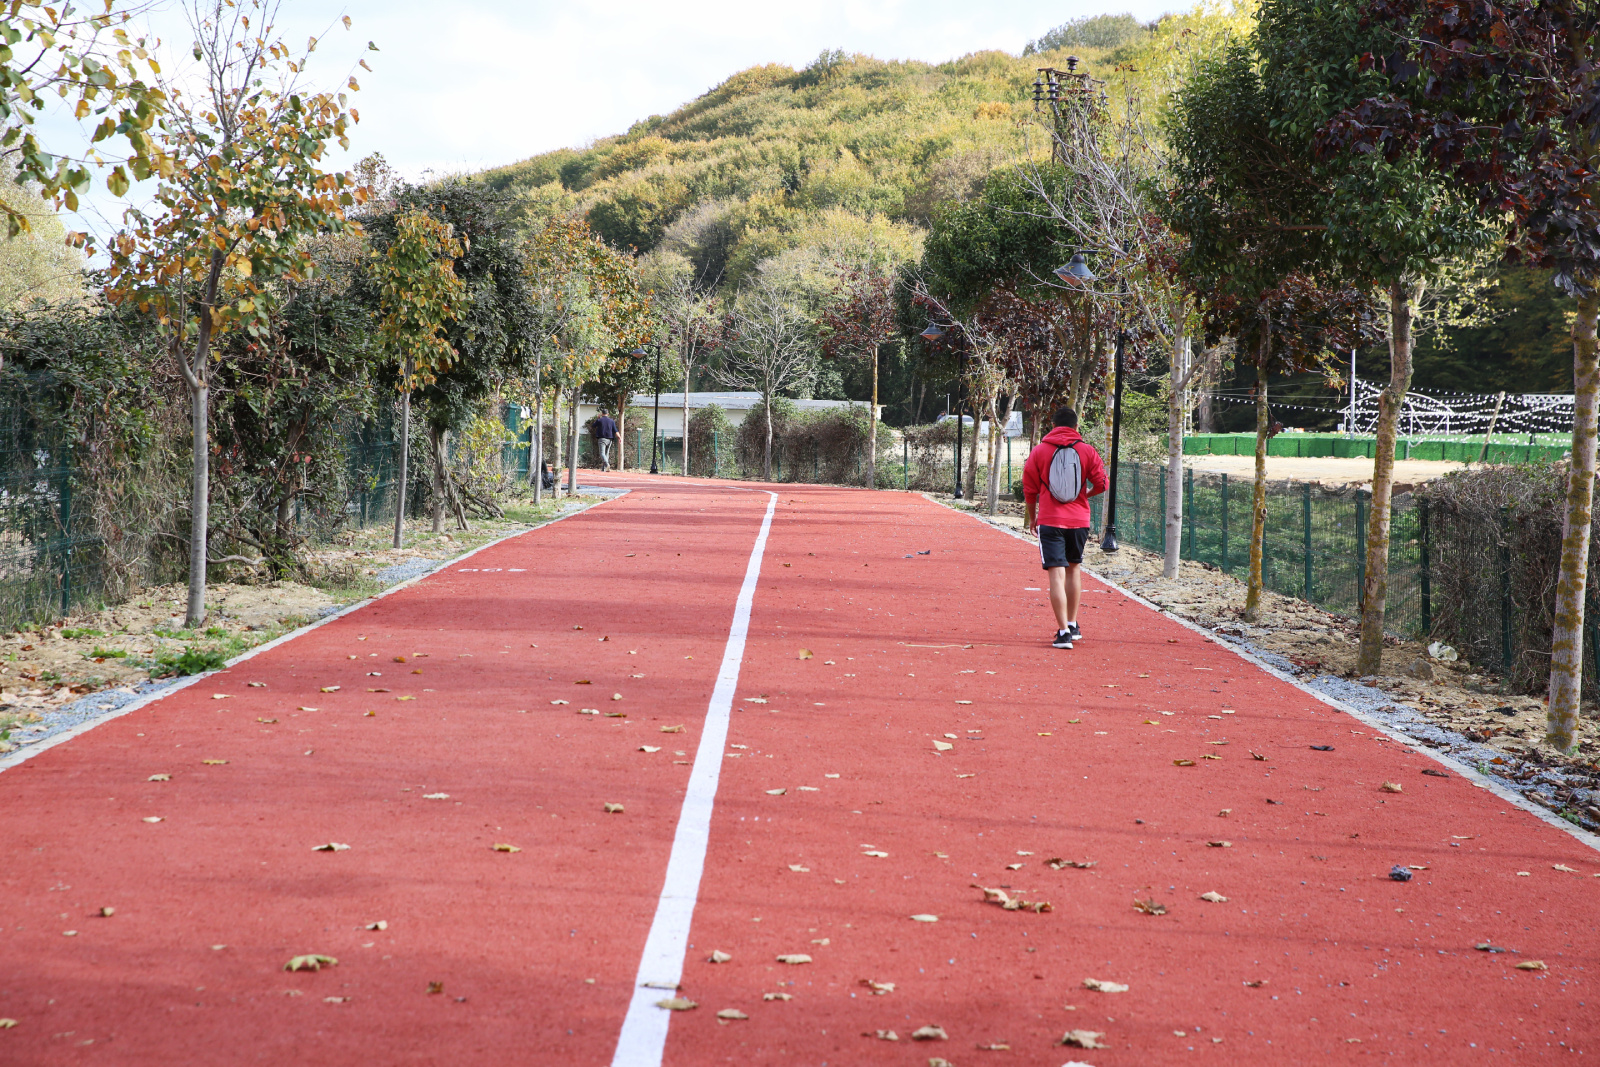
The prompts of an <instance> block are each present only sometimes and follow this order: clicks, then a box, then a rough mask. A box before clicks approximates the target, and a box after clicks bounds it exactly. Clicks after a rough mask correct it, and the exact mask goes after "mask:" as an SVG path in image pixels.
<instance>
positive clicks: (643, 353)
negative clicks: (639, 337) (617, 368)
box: [628, 345, 650, 356]
mask: <svg viewBox="0 0 1600 1067" xmlns="http://www.w3.org/2000/svg"><path fill="white" fill-rule="evenodd" d="M649 354H650V353H648V352H646V351H645V350H644V345H640V346H639V347H637V348H635V349H634V350H633V351H632V352H629V353H628V355H630V356H648V355H649Z"/></svg>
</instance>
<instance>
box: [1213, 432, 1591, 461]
mask: <svg viewBox="0 0 1600 1067" xmlns="http://www.w3.org/2000/svg"><path fill="white" fill-rule="evenodd" d="M1376 447H1377V439H1376V438H1373V437H1346V436H1345V435H1343V434H1333V433H1280V434H1275V435H1274V436H1273V437H1272V439H1271V440H1269V441H1268V442H1267V455H1269V456H1285V457H1298V458H1301V459H1312V458H1315V459H1322V458H1328V457H1333V458H1339V459H1371V458H1372V456H1373V451H1374V449H1376ZM1571 451H1572V437H1571V435H1570V434H1554V433H1541V434H1535V433H1499V434H1494V435H1493V436H1491V437H1490V438H1489V441H1488V447H1487V449H1485V447H1484V438H1483V436H1482V435H1479V436H1477V437H1459V438H1431V439H1425V438H1417V439H1408V438H1405V437H1401V438H1400V439H1399V440H1397V441H1396V442H1395V458H1397V459H1435V460H1451V461H1453V462H1456V463H1476V462H1478V460H1479V457H1480V456H1481V457H1482V459H1483V462H1485V463H1554V462H1556V461H1557V460H1560V459H1562V458H1564V457H1565V456H1566V455H1567V454H1568V453H1570V452H1571ZM1183 453H1184V455H1186V456H1253V455H1255V454H1256V435H1255V434H1254V433H1200V434H1190V435H1188V436H1187V437H1185V438H1184V439H1183Z"/></svg>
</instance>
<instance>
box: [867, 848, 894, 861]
mask: <svg viewBox="0 0 1600 1067" xmlns="http://www.w3.org/2000/svg"><path fill="white" fill-rule="evenodd" d="M862 855H863V856H873V857H875V858H877V859H880V860H886V859H888V858H889V854H888V853H887V852H879V851H878V850H877V849H870V850H868V851H866V852H863V853H862Z"/></svg>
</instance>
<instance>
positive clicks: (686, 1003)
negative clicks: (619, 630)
mask: <svg viewBox="0 0 1600 1067" xmlns="http://www.w3.org/2000/svg"><path fill="white" fill-rule="evenodd" d="M573 629H575V630H581V629H583V627H581V626H575V627H573ZM699 1006H700V1005H698V1004H696V1003H695V1002H694V1001H692V1000H690V999H689V998H688V997H668V998H667V999H666V1000H658V1001H656V1007H658V1008H666V1009H667V1010H668V1011H691V1010H693V1009H695V1008H698V1007H699Z"/></svg>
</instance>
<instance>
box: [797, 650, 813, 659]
mask: <svg viewBox="0 0 1600 1067" xmlns="http://www.w3.org/2000/svg"><path fill="white" fill-rule="evenodd" d="M796 658H797V659H810V658H811V650H810V649H809V648H802V649H801V650H800V655H799V656H797V657H796Z"/></svg>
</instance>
